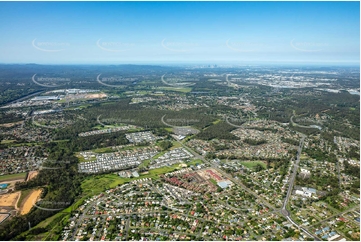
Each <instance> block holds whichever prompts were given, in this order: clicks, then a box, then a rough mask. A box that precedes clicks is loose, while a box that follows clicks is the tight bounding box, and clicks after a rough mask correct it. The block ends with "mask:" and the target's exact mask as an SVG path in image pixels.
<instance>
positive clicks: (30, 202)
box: [20, 189, 41, 215]
mask: <svg viewBox="0 0 361 242" xmlns="http://www.w3.org/2000/svg"><path fill="white" fill-rule="evenodd" d="M40 194H41V189H38V190H34V191H32V192H31V193H30V194H29V195H28V196H27V197H26V198H25V199H24V202H23V204H22V205H21V208H20V214H21V215H24V214H27V213H28V212H30V210H31V208H32V207H33V206H34V204H35V203H36V201H37V200H38V199H39V197H40Z"/></svg>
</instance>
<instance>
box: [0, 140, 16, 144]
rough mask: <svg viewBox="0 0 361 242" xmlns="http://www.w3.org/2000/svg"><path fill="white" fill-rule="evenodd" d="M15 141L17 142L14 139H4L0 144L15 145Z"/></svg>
mask: <svg viewBox="0 0 361 242" xmlns="http://www.w3.org/2000/svg"><path fill="white" fill-rule="evenodd" d="M14 141H15V140H14V139H4V140H2V141H1V142H0V143H1V144H9V143H13V142H14Z"/></svg>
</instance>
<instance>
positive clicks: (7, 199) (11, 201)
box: [0, 192, 20, 207]
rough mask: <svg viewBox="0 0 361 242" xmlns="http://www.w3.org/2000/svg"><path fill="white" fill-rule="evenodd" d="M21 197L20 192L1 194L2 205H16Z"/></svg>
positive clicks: (0, 202) (0, 203)
mask: <svg viewBox="0 0 361 242" xmlns="http://www.w3.org/2000/svg"><path fill="white" fill-rule="evenodd" d="M19 197H20V192H14V193H8V194H3V195H0V207H15V205H16V203H17V201H18V198H19Z"/></svg>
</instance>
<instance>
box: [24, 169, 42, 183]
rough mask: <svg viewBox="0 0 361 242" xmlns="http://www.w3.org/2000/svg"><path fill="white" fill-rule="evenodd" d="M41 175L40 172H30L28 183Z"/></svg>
mask: <svg viewBox="0 0 361 242" xmlns="http://www.w3.org/2000/svg"><path fill="white" fill-rule="evenodd" d="M38 174H39V171H29V174H28V179H27V180H26V181H29V180H31V179H33V178H34V177H36V176H37V175H38Z"/></svg>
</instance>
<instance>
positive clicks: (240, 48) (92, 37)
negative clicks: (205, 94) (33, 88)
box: [0, 2, 360, 65]
mask: <svg viewBox="0 0 361 242" xmlns="http://www.w3.org/2000/svg"><path fill="white" fill-rule="evenodd" d="M0 36H1V37H0V63H37V64H125V63H130V64H134V63H135V64H136V63H141V64H146V63H148V64H167V63H169V64H171V63H210V64H222V63H240V64H242V63H243V64H252V63H256V64H257V63H271V64H272V63H274V64H277V63H304V64H308V63H310V64H312V63H319V64H324V63H326V64H327V63H328V64H357V65H359V61H360V3H359V2H0Z"/></svg>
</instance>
